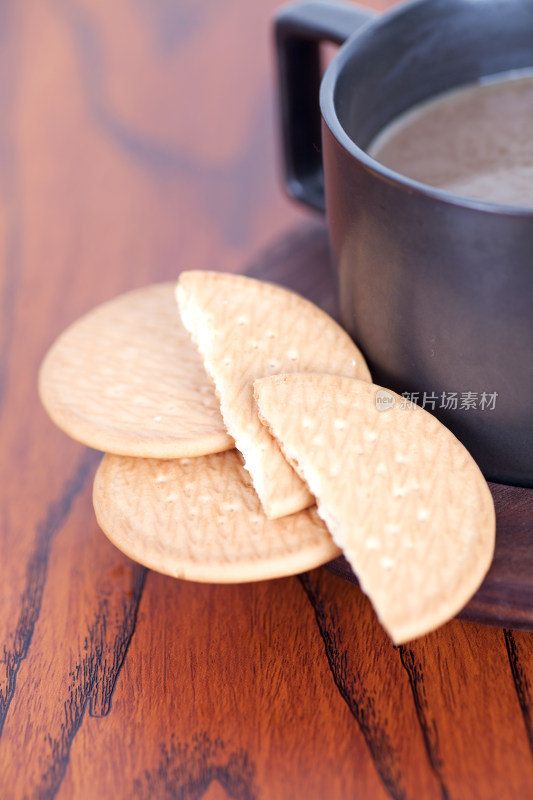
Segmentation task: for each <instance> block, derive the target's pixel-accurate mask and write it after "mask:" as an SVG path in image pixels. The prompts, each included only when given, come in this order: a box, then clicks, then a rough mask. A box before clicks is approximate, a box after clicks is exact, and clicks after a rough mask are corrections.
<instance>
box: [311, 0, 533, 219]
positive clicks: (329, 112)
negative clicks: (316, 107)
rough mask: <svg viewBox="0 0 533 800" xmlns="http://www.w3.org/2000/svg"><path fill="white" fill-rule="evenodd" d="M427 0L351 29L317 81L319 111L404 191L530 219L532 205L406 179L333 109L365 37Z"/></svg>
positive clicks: (359, 157)
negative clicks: (375, 155)
mask: <svg viewBox="0 0 533 800" xmlns="http://www.w3.org/2000/svg"><path fill="white" fill-rule="evenodd" d="M430 1H431V0H411V2H408V3H405V4H404V5H401V6H400V7H399V8H395V9H392V10H391V11H388V12H386V13H384V14H381V15H378V16H376V17H371V18H370V19H369V21H368V23H366V24H365V25H363V27H362V28H360V29H358V30H356V31H354V33H353V34H352V35H351V36H350V37H349V38H348V39H347V40H346V42H345V43H344V44H343V45H342V46H341V47H340V49H339V51H338V53H336V54H335V56H334V58H333V59H332V60H331V62H330V63H329V65H328V67H327V68H326V70H325V72H324V75H323V77H322V81H321V84H320V110H321V113H322V118H323V120H324V122H325V123H326V125H327V126H328V128H329V130H330V132H331V133H332V135H333V136H334V137H335V139H336V140H337V142H338V143H339V144H340V146H341V147H342V148H343V149H344V150H345V151H346V152H347V153H348V154H349V155H351V156H352V158H354V159H355V160H356V161H358V162H360V163H361V164H362V165H363V166H364V167H365V168H366V169H367V170H369V171H370V172H373V173H375V174H376V175H377V176H378V177H380V178H382V179H384V180H386V181H388V182H389V183H393V184H394V185H395V186H396V187H397V188H399V189H403V190H405V191H406V192H407V193H408V194H418V195H422V196H424V197H428V198H429V199H432V200H437V201H440V202H443V203H447V204H451V205H454V206H460V207H463V208H467V209H470V210H472V211H482V212H485V213H487V212H488V213H492V214H498V215H505V216H512V217H525V218H528V217H530V218H533V206H519V205H512V204H509V203H497V202H491V201H488V200H480V199H476V198H471V197H465V196H464V195H460V194H455V193H454V192H449V191H447V190H446V189H440V188H438V187H436V186H431V185H430V184H428V183H423V182H422V181H417V180H415V179H414V178H409V177H408V176H407V175H403V174H402V173H401V172H397V171H396V170H393V169H391V168H390V167H386V166H385V165H384V164H382V163H381V162H380V161H377V159H375V158H373V157H372V156H370V155H369V154H368V153H367V152H366V151H365V150H363V149H362V148H361V147H359V145H357V144H356V143H355V142H354V140H353V139H352V138H351V137H350V136H349V135H348V133H347V132H346V130H345V129H344V127H343V125H342V124H341V122H340V119H339V116H338V114H337V110H336V108H335V99H334V98H335V88H336V84H337V80H338V79H339V77H340V75H341V73H342V71H343V70H344V68H345V67H346V66H347V64H348V63H349V61H350V59H351V58H352V56H353V53H354V51H355V50H356V49H357V48H358V46H360V45H361V44H364V42H365V39H369V38H370V37H371V36H372V35H373V32H374V31H375V29H376V28H377V27H381V26H383V25H390V24H392V23H393V22H394V19H395V18H396V17H397V16H399V15H402V14H405V13H406V12H408V11H409V10H410V9H412V8H413V7H416V6H420V5H426V4H427V3H428V2H430ZM532 66H533V65H532ZM502 74H504V73H502ZM487 77H490V76H487ZM439 94H440V93H439V92H437V93H436V94H435V95H434V97H437V96H438V95H439Z"/></svg>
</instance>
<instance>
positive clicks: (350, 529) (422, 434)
mask: <svg viewBox="0 0 533 800" xmlns="http://www.w3.org/2000/svg"><path fill="white" fill-rule="evenodd" d="M254 392H255V398H256V401H257V403H258V407H259V414H260V417H261V418H262V420H263V421H264V423H265V424H266V425H268V427H269V429H270V431H271V433H272V434H273V435H274V436H275V438H276V440H277V441H278V442H279V443H280V445H281V449H282V451H283V453H284V454H285V456H286V457H287V458H288V460H289V461H290V463H291V464H293V465H295V468H296V469H297V471H298V473H299V474H300V475H301V476H302V477H303V478H304V479H305V480H306V482H307V484H308V486H309V488H310V490H311V491H312V492H313V494H314V495H315V497H316V499H317V506H318V513H319V514H320V516H321V517H322V519H324V520H325V521H326V523H327V525H328V528H329V530H330V532H331V534H332V536H333V538H334V539H335V541H336V543H337V544H338V545H339V547H341V548H342V549H343V551H344V555H345V556H346V558H347V559H348V561H349V562H350V564H351V565H352V567H353V570H354V572H355V574H356V575H357V577H358V579H359V583H360V585H361V588H362V589H363V590H364V591H365V592H366V593H367V594H368V596H369V598H370V600H371V601H372V604H373V606H374V608H375V610H376V612H377V615H378V617H379V618H380V620H381V622H382V623H383V626H384V627H385V628H386V630H387V631H388V632H389V633H390V635H391V636H392V638H393V640H394V641H395V643H397V644H398V643H401V642H405V641H407V640H409V639H413V638H415V637H416V636H421V635H422V634H424V633H427V632H428V631H430V630H433V629H434V628H436V627H437V626H438V625H441V624H443V623H444V622H446V621H447V620H448V619H450V618H451V617H453V616H455V614H457V613H458V612H459V611H460V610H461V609H462V608H463V607H464V606H465V605H466V603H467V602H468V600H470V598H471V597H472V595H473V594H474V592H475V591H476V589H477V588H478V587H479V585H480V583H481V581H482V580H483V578H484V576H485V574H486V572H487V570H488V569H489V566H490V564H491V561H492V557H493V553H494V541H495V529H496V526H495V514H494V503H493V500H492V496H491V493H490V490H489V487H488V485H487V482H486V481H485V479H484V477H483V475H482V474H481V472H480V470H479V468H478V466H477V465H476V463H475V461H474V459H473V458H472V456H471V455H470V454H469V453H468V451H467V450H466V448H465V447H464V446H463V445H462V444H461V443H460V442H459V441H458V439H456V438H455V436H454V435H453V434H452V433H451V432H450V431H449V430H448V429H447V428H446V427H444V425H442V424H441V423H440V422H439V421H438V419H436V417H434V416H432V415H431V414H429V413H428V412H427V411H424V410H423V409H422V408H420V407H418V406H416V405H413V404H410V403H409V402H408V401H407V400H406V399H405V398H403V397H400V396H399V395H397V394H395V393H394V392H391V391H389V390H388V389H383V388H381V387H379V386H375V385H372V384H370V383H365V382H363V381H359V380H353V379H350V378H341V377H337V376H331V375H303V374H302V375H285V376H276V377H272V378H264V379H262V380H259V381H256V382H255V384H254ZM295 412H297V413H295Z"/></svg>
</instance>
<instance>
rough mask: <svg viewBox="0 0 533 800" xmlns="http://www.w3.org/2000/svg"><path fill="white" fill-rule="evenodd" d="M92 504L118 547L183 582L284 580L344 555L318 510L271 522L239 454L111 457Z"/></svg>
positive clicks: (101, 472)
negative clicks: (174, 457) (144, 457)
mask: <svg viewBox="0 0 533 800" xmlns="http://www.w3.org/2000/svg"><path fill="white" fill-rule="evenodd" d="M93 504H94V509H95V513H96V517H97V520H98V523H99V525H100V527H101V528H102V530H103V531H104V532H105V533H106V535H107V536H108V538H109V539H110V540H111V541H112V542H113V544H115V545H116V546H117V547H118V548H119V549H120V550H122V552H124V553H126V555H128V556H129V557H130V558H133V559H134V560H135V561H138V562H140V563H141V564H144V565H145V566H147V567H150V568H151V569H155V570H157V571H158V572H163V573H165V574H167V575H172V576H173V577H176V578H185V579H188V580H194V581H205V582H209V583H235V582H237V583H240V582H244V581H255V580H265V579H267V578H278V577H282V576H286V575H293V574H297V573H299V572H302V571H304V570H307V569H312V568H314V567H317V566H320V565H321V564H324V563H326V562H327V561H330V560H331V559H333V558H335V557H336V556H338V555H339V552H340V551H339V549H338V547H337V546H336V545H335V544H334V542H333V540H332V538H331V536H330V534H329V532H328V530H327V527H326V526H325V525H324V523H323V521H322V520H321V519H320V517H319V516H318V514H317V511H316V508H310V509H308V510H306V511H301V512H299V513H297V514H292V515H291V516H289V517H284V518H283V519H279V520H269V519H267V517H266V516H265V514H264V512H263V510H262V508H261V505H260V502H259V499H258V497H257V494H256V493H255V491H254V489H253V487H252V483H251V478H250V475H249V474H248V472H246V470H245V469H244V468H243V466H242V458H241V456H240V454H239V453H238V452H237V451H236V450H232V451H229V452H225V453H219V454H217V455H211V456H204V457H199V458H184V459H176V460H167V461H162V460H157V459H139V458H124V457H120V456H110V455H107V456H104V458H103V460H102V462H101V464H100V466H99V468H98V471H97V473H96V478H95V482H94V490H93Z"/></svg>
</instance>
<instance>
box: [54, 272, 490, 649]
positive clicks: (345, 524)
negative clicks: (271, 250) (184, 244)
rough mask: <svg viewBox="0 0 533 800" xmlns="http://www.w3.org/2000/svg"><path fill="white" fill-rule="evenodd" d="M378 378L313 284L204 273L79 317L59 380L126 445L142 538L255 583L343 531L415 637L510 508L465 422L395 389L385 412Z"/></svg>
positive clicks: (102, 474)
mask: <svg viewBox="0 0 533 800" xmlns="http://www.w3.org/2000/svg"><path fill="white" fill-rule="evenodd" d="M176 299H177V305H176ZM178 312H179V313H178ZM370 380H371V379H370V374H369V371H368V368H367V366H366V364H365V362H364V359H363V357H362V355H361V353H360V352H359V351H358V349H357V348H356V346H355V345H354V343H353V342H352V340H351V339H350V338H349V337H348V335H347V334H346V333H345V331H343V329H342V328H340V327H339V326H338V325H337V323H335V322H334V320H332V319H331V318H330V317H329V316H328V315H327V314H325V313H324V312H323V311H321V310H320V309H318V308H317V307H316V306H314V305H313V304H312V303H310V302H308V301H307V300H305V299H303V298H302V297H299V296H298V295H296V294H294V293H292V292H289V291H288V290H286V289H283V288H281V287H278V286H274V285H271V284H266V283H262V282H260V281H255V280H252V279H250V278H245V277H242V276H234V275H224V274H220V273H211V272H186V273H183V274H182V275H181V277H180V280H179V282H178V285H177V288H176V287H175V286H174V285H173V284H161V285H155V286H151V287H148V288H146V289H143V290H139V291H135V292H131V293H129V294H127V295H124V296H123V297H120V298H118V299H116V300H114V301H111V302H109V303H107V304H105V305H104V306H101V307H99V308H97V309H96V310H94V311H93V312H91V313H90V314H88V315H87V316H85V317H84V318H83V319H81V320H79V321H78V322H76V323H75V324H74V325H72V326H71V327H70V328H69V329H68V330H67V331H66V332H65V333H64V334H63V335H62V336H61V337H60V338H59V339H58V340H57V342H56V343H55V344H54V345H53V347H52V348H51V350H50V352H49V353H48V355H47V356H46V358H45V360H44V362H43V365H42V368H41V372H40V380H39V389H40V394H41V398H42V401H43V404H44V406H45V408H46V409H47V411H48V413H49V414H50V416H51V417H52V419H53V420H54V421H55V422H56V423H57V425H59V427H61V428H62V429H63V430H64V431H65V432H66V433H68V434H69V435H70V436H72V437H73V438H75V439H77V440H79V441H81V442H83V443H85V444H87V445H89V446H91V447H95V448H97V449H101V450H103V451H104V452H106V453H107V455H106V456H105V457H104V458H103V460H102V462H101V464H100V467H99V468H98V471H97V474H96V478H95V483H94V494H93V499H94V507H95V512H96V516H97V519H98V522H99V524H100V526H101V527H102V529H103V530H104V532H105V533H106V534H107V536H108V537H109V538H110V539H111V541H112V542H114V543H115V544H116V545H117V547H119V548H120V549H121V550H123V552H125V553H126V554H127V555H129V556H130V557H132V558H134V559H136V560H137V561H140V562H141V563H143V564H145V565H147V566H149V567H151V568H153V569H156V570H159V571H161V572H164V573H167V574H169V575H173V576H175V577H180V578H186V579H190V580H198V581H210V582H233V581H236V582H238V581H248V580H260V579H265V578H272V577H280V576H284V575H290V574H295V573H298V572H301V571H303V570H306V569H309V568H311V567H315V566H319V565H321V564H323V563H325V562H327V561H329V560H330V559H332V558H334V557H335V556H336V555H338V554H339V552H340V551H341V550H342V551H344V553H345V555H346V557H347V558H348V560H349V561H350V563H351V564H352V567H353V569H354V571H355V573H356V574H357V576H358V578H359V582H360V584H361V586H362V588H363V589H364V591H365V592H366V593H367V594H368V595H369V597H370V599H371V601H372V603H373V605H374V608H375V609H376V612H377V614H378V616H379V618H380V620H381V622H382V624H383V625H384V627H385V628H386V630H387V631H388V632H389V633H390V635H391V636H392V638H393V640H394V641H395V642H401V641H406V640H408V639H411V638H414V637H415V636H418V635H421V634H423V633H425V632H427V631H429V630H431V629H433V628H434V627H436V626H438V625H439V624H441V623H442V622H444V621H446V620H447V619H449V618H450V617H452V616H453V615H454V614H455V613H457V611H459V610H460V609H461V608H462V607H463V606H464V605H465V603H466V602H467V601H468V599H469V598H470V597H471V595H472V594H473V593H474V592H475V590H476V589H477V587H478V586H479V584H480V582H481V580H482V579H483V577H484V575H485V573H486V571H487V569H488V567H489V565H490V562H491V560H492V554H493V548H494V532H495V522H494V508H493V504H492V498H491V495H490V492H489V490H488V487H487V484H486V482H485V481H484V479H483V477H482V475H481V473H480V472H479V470H478V468H477V466H476V464H475V463H474V461H473V460H472V458H471V457H470V456H469V454H468V453H467V451H466V450H465V448H464V447H463V446H462V445H461V444H460V443H459V442H458V441H457V439H455V437H454V436H453V435H452V434H451V433H450V432H449V431H448V430H447V429H446V428H445V427H444V426H442V425H441V424H440V423H439V422H438V421H437V420H436V419H435V418H434V417H432V416H431V415H429V414H428V413H427V412H425V411H423V410H421V409H420V408H417V407H416V406H415V407H413V408H410V409H407V408H404V407H403V406H402V404H401V403H400V402H396V401H399V400H400V398H397V397H396V396H395V395H394V394H393V393H392V392H391V393H388V405H387V408H388V410H387V411H386V412H380V411H379V410H378V408H377V407H376V405H377V404H376V392H378V391H382V390H380V388H379V387H376V386H374V385H373V384H372V383H371V382H370Z"/></svg>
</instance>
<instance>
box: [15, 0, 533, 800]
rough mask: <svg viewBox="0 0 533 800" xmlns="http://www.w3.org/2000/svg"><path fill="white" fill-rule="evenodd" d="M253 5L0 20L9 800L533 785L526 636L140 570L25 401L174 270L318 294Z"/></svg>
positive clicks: (484, 792)
mask: <svg viewBox="0 0 533 800" xmlns="http://www.w3.org/2000/svg"><path fill="white" fill-rule="evenodd" d="M277 5H278V3H277V0H255V2H253V3H245V2H243V0H221V1H220V2H218V1H217V2H216V3H215V2H214V0H194V1H193V0H181V1H180V2H179V3H178V2H172V0H154V2H150V3H148V2H146V3H144V2H141V0H116V2H113V3H108V2H104V0H91V2H89V1H88V0H73V2H68V3H67V2H65V1H64V0H32V2H31V3H15V2H14V0H6V2H5V3H3V5H2V10H1V16H0V19H1V26H0V36H1V45H2V46H1V47H0V107H1V109H2V126H1V128H0V442H1V448H0V509H1V511H0V579H1V582H0V727H1V730H0V795H1V797H2V798H6V800H11V798H14V799H15V800H18V798H26V797H27V798H69V800H70V798H75V800H78V799H81V800H84V799H85V798H87V800H92V798H94V797H101V798H108V797H109V798H111V797H112V798H132V797H133V798H135V797H137V798H145V797H168V798H169V797H173V798H176V797H180V798H187V800H189V799H191V800H192V798H208V799H210V800H213V799H214V798H228V797H231V798H239V800H241V799H244V798H276V800H278V799H279V798H295V797H307V798H309V799H310V800H313V799H314V798H317V799H318V798H324V797H328V798H329V797H331V798H345V797H357V798H372V800H374V799H376V800H382V798H383V799H385V798H413V800H420V799H421V798H422V799H424V798H443V797H446V798H457V799H458V800H459V798H460V800H464V799H466V800H469V798H472V799H473V800H474V798H475V799H476V800H478V799H479V798H492V797H494V798H496V797H497V798H505V797H509V798H515V797H529V796H531V794H533V756H532V731H531V719H532V698H531V686H532V685H533V683H532V682H533V651H532V645H531V642H532V639H531V635H530V634H528V633H522V632H511V631H506V632H503V631H502V630H499V629H492V630H491V629H488V628H484V627H480V626H477V625H472V624H468V623H465V622H458V621H457V622H453V623H451V624H449V625H447V626H446V627H444V628H442V629H441V630H440V631H438V632H436V633H435V634H433V635H432V636H430V637H427V638H425V639H423V640H420V641H418V642H415V643H413V644H412V645H410V646H409V647H408V648H402V649H401V650H396V649H394V648H393V646H392V645H391V644H390V642H389V641H388V640H387V638H386V637H385V636H384V634H383V632H382V631H381V629H380V628H379V626H378V625H377V624H376V622H375V619H374V617H373V613H372V611H371V609H370V607H369V605H368V603H367V601H366V599H365V598H364V597H363V595H362V594H361V593H360V592H359V590H358V589H357V587H355V586H353V585H350V584H348V583H346V582H345V581H342V580H340V579H338V578H336V577H334V576H332V575H330V574H328V573H326V572H325V571H318V572H313V573H311V574H310V575H308V576H304V577H302V578H301V579H298V578H287V579H283V580H279V581H271V582H263V583H257V584H251V585H248V586H245V585H243V586H230V587H224V586H210V585H199V584H193V583H185V582H180V581H176V580H173V579H170V578H166V577H164V576H161V575H158V574H156V573H152V572H145V570H144V569H143V568H142V567H139V566H137V565H136V564H134V563H133V562H131V561H129V560H128V559H127V558H125V557H124V556H122V555H121V554H120V553H119V552H118V551H117V550H115V549H114V548H113V547H112V546H111V545H110V544H109V543H108V542H107V540H106V539H105V537H104V536H103V535H102V533H101V532H100V531H99V530H98V528H97V525H96V522H95V519H94V516H93V512H92V507H91V481H92V476H93V474H94V471H95V469H96V465H97V463H98V458H99V457H98V455H96V454H94V453H93V452H92V451H89V450H85V449H84V448H82V447H81V446H80V445H77V444H75V443H74V442H71V441H70V440H69V439H67V438H66V437H65V436H64V435H63V434H62V433H61V432H60V431H58V430H56V429H54V428H53V426H52V425H51V423H50V422H49V421H48V419H47V418H46V416H45V414H44V412H43V411H42V410H41V408H40V406H39V403H38V400H37V391H36V380H37V370H38V367H39V364H40V361H41V359H42V357H43V355H44V353H45V352H46V350H47V349H48V347H49V345H50V344H51V342H52V341H53V340H54V338H55V337H56V336H57V335H58V333H59V332H60V331H61V330H63V329H64V328H65V327H66V325H67V324H68V323H70V322H72V321H73V320H74V319H76V318H78V317H79V316H80V315H81V314H82V313H84V312H85V311H87V310H89V309H90V308H92V307H94V306H95V305H97V304H98V303H100V302H102V301H104V300H106V299H108V298H111V297H114V296H115V295H117V294H119V293H122V292H124V291H127V290H129V289H133V288H136V287H138V286H142V285H145V284H147V283H151V282H156V281H161V280H174V279H175V278H176V277H177V274H178V272H179V271H180V270H181V269H185V268H188V269H190V268H196V267H202V268H203V267H209V268H211V269H224V270H228V271H233V272H246V271H247V272H250V271H251V272H253V271H254V270H255V271H257V270H259V271H261V270H265V269H270V268H271V267H274V272H273V273H272V274H271V277H272V278H273V279H276V274H277V273H276V270H278V271H279V270H281V269H282V268H283V271H284V273H286V274H290V273H291V267H294V268H295V269H296V270H297V271H298V272H299V274H300V275H299V278H298V280H300V278H301V284H300V286H301V287H303V288H304V290H305V293H306V294H307V295H308V296H310V297H311V298H312V299H314V298H315V297H316V296H317V294H318V295H320V294H324V297H325V290H326V283H325V278H324V276H323V275H322V274H319V273H314V272H313V270H312V268H311V267H312V263H314V261H313V262H312V263H311V264H309V263H308V264H307V265H304V264H302V263H301V261H300V260H299V253H300V251H301V249H303V250H305V251H306V252H309V251H312V252H313V253H314V254H315V255H316V257H317V258H320V259H322V261H323V263H324V256H325V255H326V254H327V242H326V239H325V237H324V230H323V223H322V222H321V221H320V220H318V219H315V218H311V217H310V216H309V215H308V214H307V213H306V212H304V211H301V210H298V209H296V208H295V207H293V206H292V205H290V204H289V202H288V201H287V200H286V199H285V198H284V197H283V195H282V193H281V190H280V184H279V180H278V178H277V173H276V166H275V165H276V159H275V138H276V137H275V123H274V119H275V114H274V104H273V93H274V88H273V87H274V84H273V67H272V58H271V50H270V48H271V42H270V38H269V35H268V29H269V21H270V19H271V16H272V14H273V12H274V10H275V8H276V7H277ZM388 5H391V4H390V3H387V2H384V1H383V2H377V0H376V2H375V3H373V7H374V8H376V9H379V10H383V9H384V8H385V7H387V6H388ZM292 279H293V278H290V280H292ZM330 297H331V295H330ZM523 536H524V537H526V536H527V530H526V529H524V531H523ZM524 541H525V538H524ZM519 560H520V559H519ZM518 566H520V565H519V564H518ZM524 568H525V567H524Z"/></svg>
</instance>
